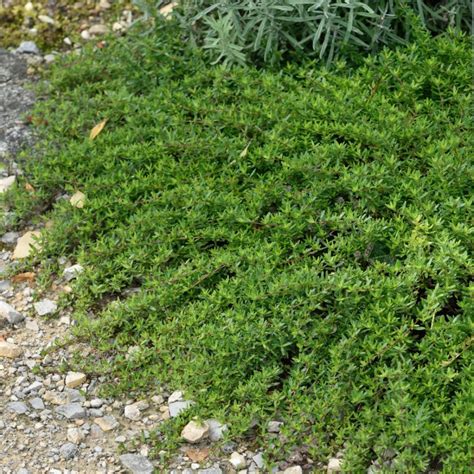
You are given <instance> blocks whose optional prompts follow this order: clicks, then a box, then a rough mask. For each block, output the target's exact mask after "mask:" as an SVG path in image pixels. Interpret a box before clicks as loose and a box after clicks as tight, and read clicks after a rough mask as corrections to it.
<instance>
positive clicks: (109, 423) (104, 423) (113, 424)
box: [94, 415, 119, 431]
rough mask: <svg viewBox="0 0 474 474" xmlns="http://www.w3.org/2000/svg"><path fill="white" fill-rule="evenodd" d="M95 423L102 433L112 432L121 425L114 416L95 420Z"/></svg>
mask: <svg viewBox="0 0 474 474" xmlns="http://www.w3.org/2000/svg"><path fill="white" fill-rule="evenodd" d="M94 423H95V424H96V425H98V426H99V427H100V429H101V430H102V431H112V430H114V429H115V428H117V426H118V425H119V422H118V421H117V420H116V419H115V417H114V416H112V415H107V416H103V417H101V418H95V419H94Z"/></svg>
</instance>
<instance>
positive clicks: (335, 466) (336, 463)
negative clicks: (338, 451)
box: [327, 458, 342, 473]
mask: <svg viewBox="0 0 474 474" xmlns="http://www.w3.org/2000/svg"><path fill="white" fill-rule="evenodd" d="M341 471H342V460H341V459H338V458H331V459H329V462H328V469H327V472H328V473H332V472H341Z"/></svg>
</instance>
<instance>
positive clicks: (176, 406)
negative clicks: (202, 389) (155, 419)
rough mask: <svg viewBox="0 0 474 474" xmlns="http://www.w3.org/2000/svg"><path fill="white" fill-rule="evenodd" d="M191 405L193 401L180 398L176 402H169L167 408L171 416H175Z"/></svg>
mask: <svg viewBox="0 0 474 474" xmlns="http://www.w3.org/2000/svg"><path fill="white" fill-rule="evenodd" d="M192 405H194V402H193V401H191V400H181V401H178V402H173V403H169V404H168V408H169V412H170V416H171V418H175V417H177V416H178V415H180V414H181V413H182V412H183V411H186V410H187V409H188V408H190V407H191V406H192Z"/></svg>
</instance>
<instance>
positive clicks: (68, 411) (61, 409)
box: [55, 403, 86, 420]
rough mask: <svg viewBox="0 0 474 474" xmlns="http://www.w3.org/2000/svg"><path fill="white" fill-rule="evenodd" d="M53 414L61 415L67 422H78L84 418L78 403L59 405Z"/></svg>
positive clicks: (84, 413) (82, 410)
mask: <svg viewBox="0 0 474 474" xmlns="http://www.w3.org/2000/svg"><path fill="white" fill-rule="evenodd" d="M55 412H56V413H58V414H60V415H63V416H64V417H65V418H68V419H69V420H78V419H82V418H85V417H86V411H85V410H84V408H82V406H81V404H80V403H68V404H67V405H60V406H58V407H57V408H56V409H55Z"/></svg>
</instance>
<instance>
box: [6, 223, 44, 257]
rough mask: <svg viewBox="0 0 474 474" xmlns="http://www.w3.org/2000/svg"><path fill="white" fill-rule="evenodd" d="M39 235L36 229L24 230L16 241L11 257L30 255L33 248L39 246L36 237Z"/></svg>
mask: <svg viewBox="0 0 474 474" xmlns="http://www.w3.org/2000/svg"><path fill="white" fill-rule="evenodd" d="M40 235H41V233H40V232H39V231H37V230H33V231H28V232H25V233H24V234H23V235H22V236H21V237H20V238H19V239H18V241H17V243H16V247H15V250H14V251H13V255H12V258H13V259H20V258H26V257H29V256H30V255H31V253H32V252H33V249H34V248H35V247H36V248H39V247H40V246H39V244H38V242H37V241H36V239H37V238H38V237H39V236H40Z"/></svg>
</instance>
